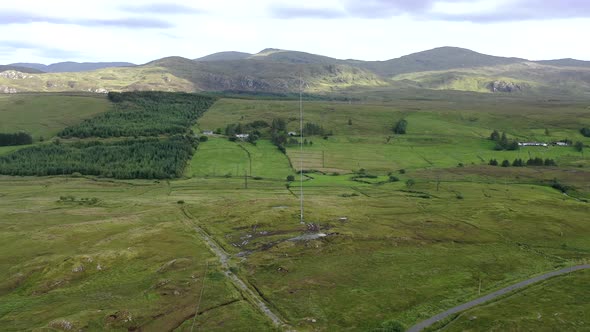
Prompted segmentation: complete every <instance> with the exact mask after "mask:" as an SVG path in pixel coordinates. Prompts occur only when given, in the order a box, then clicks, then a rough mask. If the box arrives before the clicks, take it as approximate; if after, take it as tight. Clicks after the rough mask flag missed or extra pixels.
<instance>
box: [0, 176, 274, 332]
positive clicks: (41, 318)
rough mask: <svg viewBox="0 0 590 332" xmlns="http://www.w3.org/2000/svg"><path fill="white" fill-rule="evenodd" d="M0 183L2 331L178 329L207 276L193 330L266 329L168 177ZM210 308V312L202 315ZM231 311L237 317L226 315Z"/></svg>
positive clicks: (7, 180)
mask: <svg viewBox="0 0 590 332" xmlns="http://www.w3.org/2000/svg"><path fill="white" fill-rule="evenodd" d="M0 181H1V182H2V186H1V187H2V189H1V190H0V195H1V196H2V200H1V202H0V215H2V218H1V221H0V224H1V228H2V231H1V232H0V239H1V241H0V243H1V244H0V247H1V252H2V253H3V254H2V257H1V260H0V265H1V268H0V280H2V283H1V284H0V325H1V326H2V327H3V328H2V329H3V330H4V331H18V330H28V329H34V328H44V327H45V328H54V329H58V330H59V329H64V328H65V326H68V325H71V326H72V328H76V329H78V328H82V329H90V330H102V329H107V328H108V329H114V330H123V329H125V330H126V329H128V328H142V329H144V330H153V331H156V330H158V331H161V330H172V329H174V328H176V327H179V326H181V325H182V324H183V323H184V322H185V321H186V320H189V319H190V324H191V325H192V316H191V315H194V312H195V308H196V304H197V298H198V295H199V293H200V291H201V287H202V285H203V282H204V281H205V282H206V287H207V288H206V291H205V292H204V293H203V298H202V301H201V306H200V308H201V310H200V313H201V312H202V313H203V314H202V315H200V316H199V317H198V318H197V319H196V324H197V325H196V326H197V327H199V328H200V329H203V330H221V331H223V330H226V326H227V325H228V324H229V326H235V325H232V324H236V323H240V324H243V326H252V328H253V329H255V330H259V329H263V330H264V329H266V328H268V327H269V325H267V324H268V323H267V322H266V321H264V320H263V319H261V316H260V315H259V314H258V313H257V312H255V311H253V310H252V309H249V307H248V306H244V305H243V304H242V303H240V302H242V301H243V299H242V297H241V295H240V293H239V292H237V291H236V290H235V289H234V288H233V287H232V286H231V284H230V283H229V282H228V281H227V279H225V278H224V276H223V274H221V273H220V272H219V268H218V267H217V263H216V260H215V259H213V256H212V254H211V253H210V252H209V250H208V249H207V247H206V246H205V245H204V243H202V242H201V241H200V240H199V239H198V238H197V237H196V235H195V233H194V231H192V228H191V227H190V224H187V223H186V220H185V217H183V215H182V213H181V212H180V208H179V205H178V204H177V202H176V201H177V199H176V198H174V197H169V196H168V195H167V193H168V191H169V186H168V185H167V184H166V183H153V182H133V183H123V182H100V181H99V182H96V181H90V180H85V179H64V178H45V179H32V178H23V179H16V178H2V179H1V180H0ZM61 196H72V197H74V198H75V201H61V200H60V197H61ZM83 198H96V199H97V200H98V201H97V202H96V203H94V204H90V203H85V202H84V201H83V200H82V199H83ZM207 264H208V267H207ZM209 315H213V318H212V319H201V317H209ZM217 315H219V316H217ZM228 316H229V317H233V318H234V319H235V321H233V320H232V322H225V321H224V320H222V319H220V318H221V317H228Z"/></svg>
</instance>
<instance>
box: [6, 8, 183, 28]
mask: <svg viewBox="0 0 590 332" xmlns="http://www.w3.org/2000/svg"><path fill="white" fill-rule="evenodd" d="M31 23H51V24H72V25H80V26H87V27H105V26H106V27H109V26H110V27H121V28H148V29H166V28H171V27H173V25H172V24H170V23H168V22H166V21H163V20H159V19H154V18H143V17H124V18H116V19H85V18H79V19H70V18H61V17H51V16H41V15H35V14H31V13H25V12H2V13H0V25H7V24H31Z"/></svg>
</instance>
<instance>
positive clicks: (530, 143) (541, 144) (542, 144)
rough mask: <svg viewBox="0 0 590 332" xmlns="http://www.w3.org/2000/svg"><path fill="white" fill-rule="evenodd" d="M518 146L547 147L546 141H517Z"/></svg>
mask: <svg viewBox="0 0 590 332" xmlns="http://www.w3.org/2000/svg"><path fill="white" fill-rule="evenodd" d="M518 146H545V147H547V146H548V144H547V143H540V142H518Z"/></svg>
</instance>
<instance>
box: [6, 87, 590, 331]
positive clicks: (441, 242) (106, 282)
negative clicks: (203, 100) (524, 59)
mask: <svg viewBox="0 0 590 332" xmlns="http://www.w3.org/2000/svg"><path fill="white" fill-rule="evenodd" d="M487 98H489V97H487ZM298 106H299V105H298V102H297V101H289V100H280V101H279V100H274V101H273V100H257V99H228V98H226V99H219V100H218V101H217V102H216V103H215V104H214V105H213V106H212V107H211V108H210V109H208V110H207V111H206V112H204V114H203V115H202V117H200V118H199V119H197V122H196V124H195V123H188V124H187V125H188V127H186V128H189V127H190V128H192V130H193V132H195V133H196V136H197V137H200V136H201V132H204V131H206V130H217V129H218V128H221V129H223V128H225V127H226V126H227V125H228V124H235V123H242V124H247V123H252V122H253V121H257V120H262V121H265V122H267V123H269V124H270V123H272V122H273V120H274V119H277V118H282V119H284V120H285V121H286V122H287V130H289V131H296V132H298V131H299V122H298V114H299V109H298ZM304 108H305V109H304V110H305V119H306V122H311V123H315V124H318V125H320V126H321V127H323V128H324V129H325V131H326V132H330V134H329V135H328V134H327V135H325V138H324V136H323V135H322V136H312V137H307V139H308V140H309V141H313V144H308V145H306V146H304V149H303V154H301V153H300V151H299V147H298V146H295V145H287V146H286V151H285V153H283V152H281V150H280V149H279V148H277V146H275V145H273V143H271V140H270V137H269V134H268V129H264V130H263V132H262V136H261V137H260V138H259V139H258V140H257V141H256V142H255V144H252V143H249V142H245V141H240V140H236V141H230V140H229V139H228V137H225V136H224V135H223V134H216V135H210V136H208V139H206V140H203V141H201V142H200V143H199V144H198V147H197V148H196V150H195V151H194V154H193V156H192V159H191V160H186V161H184V162H185V164H186V167H185V168H184V170H183V172H181V173H180V174H179V176H177V178H175V179H159V180H156V179H151V180H146V179H144V180H116V179H111V178H109V177H108V176H105V175H104V174H103V175H102V176H94V175H89V174H75V175H67V174H66V175H61V176H46V177H12V176H0V197H1V200H0V224H1V225H0V253H2V254H0V265H1V266H0V280H4V282H3V283H1V284H0V326H3V327H6V328H5V330H8V331H17V330H23V329H25V330H26V329H39V330H42V329H65V328H66V327H67V326H73V328H76V329H89V330H100V329H113V330H134V329H139V328H141V329H142V330H145V331H163V330H166V331H171V330H177V331H191V330H194V329H200V330H203V331H205V330H207V331H209V330H219V331H226V330H236V331H273V330H287V329H295V330H298V331H342V330H346V331H372V330H375V331H378V330H379V327H380V326H381V324H382V323H383V322H386V321H395V322H398V323H400V324H402V325H403V326H405V327H410V326H412V325H414V324H416V323H417V322H419V321H422V320H424V319H427V318H429V317H431V316H433V315H435V314H437V313H439V312H442V311H444V310H447V309H449V308H451V307H454V306H456V305H459V304H462V303H464V302H467V301H470V300H472V299H474V298H477V297H479V296H481V295H483V294H487V293H490V292H492V291H495V290H498V289H500V288H503V287H506V286H508V285H511V284H514V283H517V282H519V281H522V280H525V279H528V278H531V277H534V276H537V275H540V274H543V273H546V272H549V271H553V270H556V269H559V268H563V267H567V266H573V265H578V264H584V263H588V262H590V235H589V234H590V224H589V223H588V222H587V219H588V218H587V216H588V212H589V211H590V206H589V205H588V204H589V203H588V200H589V199H590V168H589V167H590V162H589V158H588V157H587V151H588V147H587V146H588V145H590V139H589V138H585V137H583V136H582V135H581V134H580V133H579V130H580V128H581V127H587V126H590V113H589V112H588V109H587V104H585V103H584V102H567V103H566V102H556V101H531V100H526V99H522V100H521V99H514V100H509V101H502V102H498V103H497V104H493V103H485V104H480V103H479V102H478V100H477V99H469V98H464V99H457V100H452V101H449V100H447V101H441V100H410V99H402V98H400V99H397V100H394V101H391V102H387V103H383V102H380V103H378V102H375V103H358V102H357V103H339V102H327V101H314V102H305V103H304ZM401 119H405V120H406V121H407V122H408V126H407V133H406V134H404V135H398V134H394V133H393V132H392V127H393V126H394V125H395V123H396V122H397V121H399V120H401ZM81 121H82V120H80V122H81ZM75 125H76V124H75V123H74V124H71V126H75ZM63 128H65V126H64V127H63ZM63 128H61V129H63ZM494 129H497V130H499V131H501V132H506V134H507V136H508V137H509V138H510V139H515V140H527V141H545V142H551V141H559V140H562V139H566V138H568V139H570V140H572V141H581V142H583V144H585V145H586V147H585V148H584V149H583V150H582V151H581V152H580V151H576V150H575V149H574V148H573V147H571V146H569V147H554V146H551V147H547V148H544V147H531V148H521V149H520V150H517V151H495V150H494V142H492V141H491V140H489V136H490V134H491V132H492V131H493V130H494ZM265 130H266V131H265ZM57 131H59V129H58V130H57ZM86 140H87V139H86ZM82 141H85V140H82ZM66 144H79V143H74V142H64V143H62V145H66ZM108 144H111V143H108ZM14 149H15V148H13V147H10V148H1V149H0V154H2V158H6V156H10V155H11V153H13V152H12V151H13V150H14ZM20 152H22V151H16V152H14V153H15V154H17V153H20ZM302 156H304V159H303V161H304V163H303V169H304V170H305V173H304V174H303V183H302V188H303V193H304V197H305V206H304V207H305V210H304V217H305V222H306V224H301V223H300V210H299V208H300V205H299V204H300V200H299V198H300V190H301V188H300V187H299V176H300V175H299V174H298V172H297V171H298V170H299V168H300V166H299V165H300V161H301V159H300V158H301V157H302ZM535 157H539V158H544V159H547V158H550V159H554V160H555V161H556V163H557V166H542V167H532V166H529V167H499V166H490V165H488V161H489V160H490V159H492V158H494V159H497V160H504V159H507V160H510V161H512V160H513V159H515V158H523V159H528V158H535ZM288 176H294V179H291V180H295V181H288V180H287V177H288ZM320 232H321V233H323V234H325V236H322V237H314V234H318V233H320ZM220 251H222V252H223V253H225V254H222V255H220V254H219V252H220ZM224 255H227V257H226V256H224ZM224 257H225V258H224ZM587 275H588V273H586V272H579V273H578V274H575V275H574V274H572V275H568V276H564V277H558V278H555V279H550V280H548V281H545V282H543V283H540V284H535V285H533V286H531V287H530V288H527V289H524V290H521V291H519V292H518V293H516V294H513V295H511V296H508V297H505V298H501V299H499V300H497V301H495V302H492V303H489V304H486V305H484V306H482V307H478V308H474V309H471V310H470V311H468V312H465V313H463V314H461V315H459V317H458V318H456V319H455V320H452V321H450V322H446V323H448V324H447V325H445V326H444V327H443V326H440V328H443V330H447V329H448V330H465V329H467V330H474V331H475V330H482V329H483V330H485V329H496V330H505V329H510V330H527V329H539V330H542V328H544V327H548V329H550V327H551V326H558V325H557V324H558V322H560V320H559V319H558V318H555V317H561V316H552V315H554V314H555V313H556V312H562V311H565V309H559V308H558V306H557V304H560V303H561V304H562V305H561V308H568V306H570V307H574V306H576V308H577V309H576V310H584V308H585V307H582V306H577V303H580V302H579V301H582V300H576V301H578V302H573V300H572V299H574V298H577V299H584V298H586V299H587V298H588V296H589V294H588V291H587V287H584V282H585V280H586V279H585V278H586V276H587ZM235 278H238V279H239V280H242V281H243V282H244V285H245V286H244V287H245V288H242V287H241V286H239V284H236V282H235ZM571 280H576V281H575V282H566V281H571ZM563 292H567V293H568V295H567V296H566V297H560V293H563ZM576 296H577V297H576ZM530 298H539V299H540V301H539V302H538V303H535V304H530V306H529V305H528V303H529V302H531V301H530ZM258 300H260V301H262V302H263V303H264V304H265V305H266V306H267V307H268V308H269V310H270V311H271V312H272V313H274V314H275V315H276V316H277V317H278V318H279V320H280V321H282V322H283V323H284V325H282V326H279V327H277V326H274V325H273V324H272V321H271V319H269V317H270V316H269V315H267V314H265V313H264V312H263V310H261V308H260V305H259V302H258ZM586 302H587V301H586ZM525 305H526V306H527V307H526V310H521V311H520V312H517V311H516V310H514V307H515V306H519V307H523V306H525ZM575 312H582V311H575V310H574V311H572V314H571V315H569V314H568V315H565V314H564V315H565V316H563V317H562V319H565V320H567V321H568V323H567V324H569V325H566V326H568V327H571V330H575V329H580V330H583V327H582V325H581V324H582V323H586V322H585V321H584V320H582V319H578V320H576V319H575V318H572V317H574V316H573V314H574V313H575ZM195 313H198V314H197V315H195ZM537 314H540V315H541V317H542V318H541V319H540V320H539V319H537V318H536V317H537ZM532 315H534V317H535V319H537V320H533V319H530V317H531V316H532ZM472 316H477V317H478V318H477V319H471V317H472ZM527 317H528V318H527ZM544 324H549V325H544ZM435 328H437V327H436V326H435Z"/></svg>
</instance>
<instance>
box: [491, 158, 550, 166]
mask: <svg viewBox="0 0 590 332" xmlns="http://www.w3.org/2000/svg"><path fill="white" fill-rule="evenodd" d="M488 164H489V165H491V166H502V167H510V166H512V167H525V166H557V163H556V162H555V160H553V159H545V160H543V158H530V159H529V160H527V161H526V162H525V161H524V159H521V158H516V159H514V161H512V163H511V162H510V161H509V160H507V159H505V160H504V161H502V162H501V163H500V162H498V160H496V159H491V160H490V162H489V163H488Z"/></svg>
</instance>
